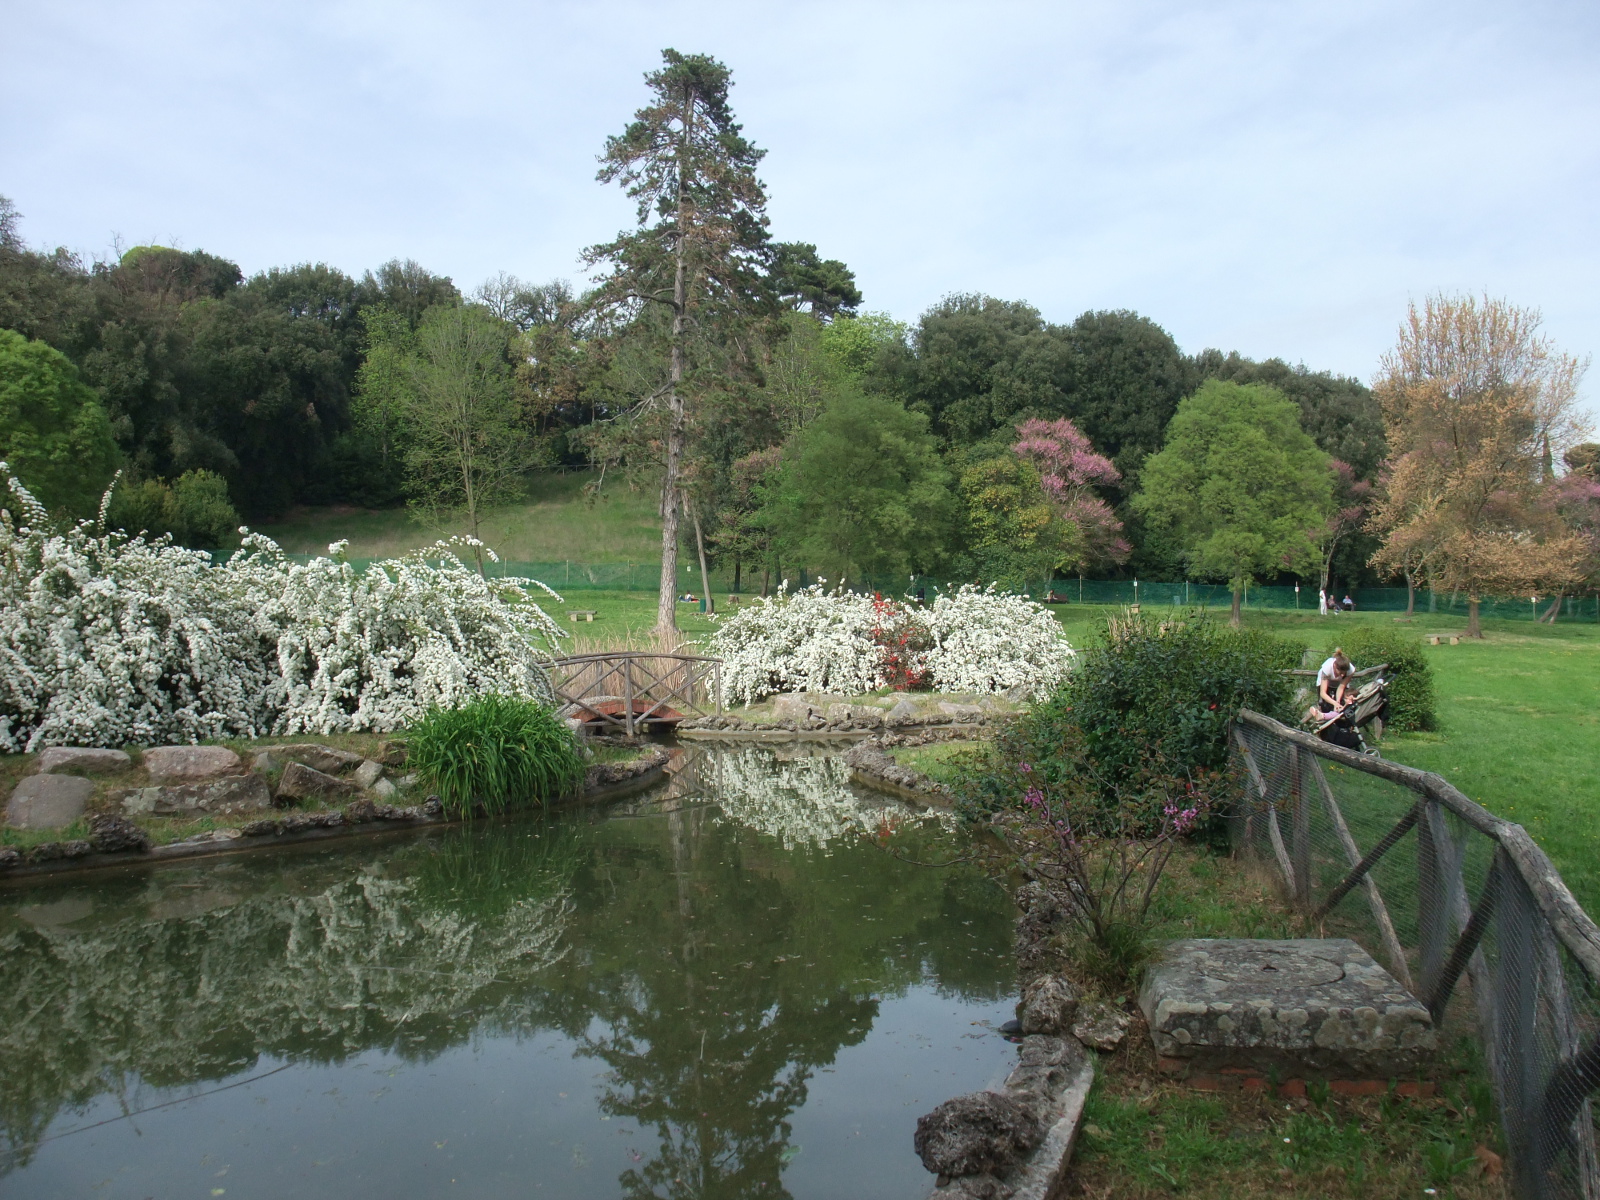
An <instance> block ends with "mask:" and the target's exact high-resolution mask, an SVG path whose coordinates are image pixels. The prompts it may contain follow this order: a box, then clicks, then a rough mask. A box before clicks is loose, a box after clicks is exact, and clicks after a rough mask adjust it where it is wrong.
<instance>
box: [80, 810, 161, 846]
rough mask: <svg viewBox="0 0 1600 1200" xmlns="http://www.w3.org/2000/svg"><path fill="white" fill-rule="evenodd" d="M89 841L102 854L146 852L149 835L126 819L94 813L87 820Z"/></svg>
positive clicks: (109, 814) (108, 814)
mask: <svg viewBox="0 0 1600 1200" xmlns="http://www.w3.org/2000/svg"><path fill="white" fill-rule="evenodd" d="M89 840H90V841H91V842H93V843H94V848H95V849H96V850H98V851H100V853H102V854H115V853H116V852H118V851H119V850H148V849H150V835H149V834H148V833H146V832H145V831H144V830H142V829H140V828H139V827H138V826H137V825H135V824H134V823H133V822H132V821H130V820H128V819H127V818H126V817H119V816H115V815H113V814H111V813H96V814H95V815H94V816H92V817H90V818H89Z"/></svg>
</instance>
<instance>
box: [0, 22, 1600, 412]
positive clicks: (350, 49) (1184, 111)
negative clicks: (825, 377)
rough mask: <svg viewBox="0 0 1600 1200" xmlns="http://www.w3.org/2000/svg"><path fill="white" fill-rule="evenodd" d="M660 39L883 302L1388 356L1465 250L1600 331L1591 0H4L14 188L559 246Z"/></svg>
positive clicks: (203, 244)
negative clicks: (1023, 306)
mask: <svg viewBox="0 0 1600 1200" xmlns="http://www.w3.org/2000/svg"><path fill="white" fill-rule="evenodd" d="M665 46H672V47H675V48H677V49H679V50H682V51H685V52H701V53H709V54H712V55H715V56H716V57H718V58H720V59H721V60H722V61H724V62H725V63H727V64H728V66H730V67H731V68H732V69H733V72H734V79H735V89H734V94H733V103H734V108H735V111H736V112H737V113H738V114H739V117H740V119H741V120H742V121H743V123H744V126H745V130H746V133H747V134H748V135H749V136H750V137H751V138H752V139H753V140H754V141H755V142H756V143H757V144H758V145H760V146H762V147H764V148H765V149H766V150H767V151H768V155H767V158H766V161H765V163H764V164H763V169H762V177H763V178H764V179H765V181H766V183H767V185H768V189H769V193H770V196H771V205H770V213H771V217H772V227H773V233H774V235H775V236H776V237H778V238H779V239H782V240H803V241H810V242H815V243H816V244H817V246H818V248H819V249H820V250H821V251H822V252H823V253H824V254H825V255H826V256H828V257H837V258H841V259H843V260H844V261H845V262H847V263H848V264H849V265H850V266H851V267H852V268H853V269H854V270H855V272H856V275H857V279H858V281H859V283H860V285H861V287H862V290H863V291H864V292H865V294H866V303H867V307H869V308H872V309H880V310H885V311H888V312H890V313H892V314H893V315H894V316H896V317H898V318H900V319H902V320H908V321H909V320H914V319H915V318H916V316H917V314H918V313H920V312H921V311H922V310H923V309H925V308H926V307H927V306H928V305H930V304H932V303H933V302H935V301H937V300H938V299H939V298H940V297H941V296H942V295H945V294H946V293H949V292H956V291H978V292H988V293H990V294H993V295H996V296H1001V297H1005V298H1007V299H1024V300H1028V301H1030V302H1032V303H1033V304H1035V305H1037V306H1038V307H1039V309H1040V310H1041V311H1042V312H1043V313H1044V315H1045V316H1046V318H1048V319H1050V320H1054V321H1068V320H1071V319H1072V318H1073V317H1074V316H1075V315H1077V314H1078V313H1079V312H1082V311H1083V310H1085V309H1090V308H1097V309H1110V308H1130V309H1134V310H1137V311H1138V312H1140V313H1143V314H1145V315H1147V316H1149V317H1152V318H1153V319H1155V320H1156V321H1158V322H1160V323H1161V324H1162V325H1164V326H1165V327H1166V328H1167V329H1168V330H1170V331H1171V332H1172V334H1173V336H1174V337H1176V339H1177V340H1178V343H1179V345H1180V346H1182V347H1183V349H1184V350H1186V351H1190V352H1193V351H1198V350H1200V349H1202V348H1204V347H1206V346H1216V347H1220V348H1222V349H1225V350H1227V349H1236V350H1239V351H1241V352H1242V353H1244V354H1247V355H1250V356H1252V357H1256V358H1264V357H1270V356H1273V355H1277V356H1280V357H1283V358H1286V359H1288V360H1289V361H1290V362H1298V361H1304V362H1305V363H1306V364H1308V365H1309V366H1311V367H1313V368H1327V369H1332V370H1336V371H1340V372H1343V373H1346V374H1350V375H1355V376H1358V377H1360V378H1363V379H1370V378H1371V376H1372V374H1373V371H1374V369H1375V367H1376V365H1377V359H1378V356H1379V354H1381V353H1382V351H1383V350H1384V349H1385V348H1386V347H1387V346H1388V345H1389V344H1390V343H1391V342H1392V341H1393V338H1394V332H1395V328H1396V325H1397V323H1398V322H1399V319H1400V318H1401V316H1402V315H1403V313H1404V311H1405V306H1406V303H1407V301H1408V299H1411V298H1421V297H1423V296H1424V295H1426V294H1427V293H1429V292H1431V291H1434V290H1438V289H1448V290H1461V289H1466V290H1471V291H1488V292H1489V293H1491V294H1493V295H1497V296H1504V297H1506V298H1509V299H1511V300H1513V301H1514V302H1516V303H1518V304H1523V305H1530V306H1536V307H1538V308H1540V309H1542V310H1543V312H1544V316H1545V322H1546V325H1545V328H1546V332H1547V333H1549V334H1550V335H1551V336H1552V337H1553V338H1555V339H1556V341H1557V342H1558V343H1559V344H1560V345H1561V346H1562V347H1564V348H1565V349H1567V350H1570V351H1572V352H1574V353H1577V354H1580V355H1587V354H1590V353H1591V352H1592V351H1594V350H1595V349H1597V348H1600V286H1597V281H1600V242H1597V237H1596V234H1597V232H1600V221H1597V214H1596V204H1597V196H1600V189H1597V186H1596V185H1597V183H1600V5H1596V4H1594V3H1592V0H1581V2H1573V3H1540V2H1537V0H1534V2H1530V0H1521V2H1520V3H1517V4H1506V3H1497V4H1493V5H1490V4H1481V3H1473V2H1468V0H1456V2H1451V3H1403V2H1396V0H1386V2H1383V3H1362V2H1359V0H1341V2H1339V3H1321V4H1296V3H1291V2H1286V0H1265V2H1261V3H1243V2H1239V3H1232V2H1216V3H1189V4H1178V3H1173V4H1160V3H1136V2H1130V0H1116V2H1112V3H1070V2H1058V3H1016V4H1004V3H992V2H986V3H982V4H978V3H969V4H954V5H940V4H935V3H926V2H921V3H906V4H895V3H877V4H875V3H871V2H870V0H853V2H852V3H848V4H828V3H789V4H771V3H769V4H756V3H751V2H749V0H745V2H743V3H727V4H710V3H707V4H681V3H669V2H665V0H656V2H653V3H642V4H636V5H630V4H621V3H587V4H577V3H573V4H551V3H541V2H539V0H523V2H522V3H502V2H481V3H471V2H467V0H451V2H449V3H443V2H440V3H376V2H372V3H359V2H358V3H340V2H335V0H318V2H316V3H299V2H295V0H274V2H273V3H270V4H268V3H260V2H258V0H229V2H227V3H222V2H215V3H189V4H185V3H169V4H159V3H144V2H140V0H115V2H110V3H97V2H90V0H83V2H79V0H50V3H39V2H31V3H30V2H27V0H0V194H5V195H8V196H10V197H11V198H12V199H13V200H14V201H15V202H16V204H17V206H18V207H19V208H20V209H21V211H22V213H23V214H24V221H23V225H22V233H23V236H24V237H25V238H26V239H27V240H28V241H29V242H32V243H35V244H46V245H49V246H55V245H66V246H68V247H71V248H74V249H78V250H81V251H83V252H85V253H88V254H93V253H97V252H98V253H105V252H107V251H108V250H109V248H110V246H111V245H112V243H113V239H114V238H120V239H121V242H122V243H123V244H137V243H140V242H150V241H155V242H161V243H164V244H168V245H177V246H182V247H184V248H188V249H204V250H208V251H210V252H212V253H215V254H221V255H224V256H226V257H229V258H231V259H233V260H235V261H236V262H238V263H239V264H240V266H241V267H243V268H244V270H245V271H246V272H252V271H256V270H260V269H262V268H265V267H268V266H273V265H283V264H289V263H294V262H301V261H307V260H311V261H324V262H328V263H331V264H333V265H335V266H338V267H341V268H343V269H344V270H346V271H348V272H351V273H353V274H359V273H360V272H361V271H363V270H365V269H367V268H369V267H373V266H376V265H377V264H379V263H381V262H383V261H384V260H386V259H389V258H394V257H411V258H415V259H417V260H419V261H420V262H422V263H423V264H424V265H426V266H427V267H429V268H430V269H432V270H435V271H438V272H441V273H444V274H448V275H450V276H452V277H453V278H454V279H455V280H456V282H457V283H458V284H459V285H462V286H463V287H464V288H467V289H470V288H471V287H473V286H474V285H476V284H477V283H479V282H480V281H482V280H483V279H484V278H485V277H487V276H489V275H491V274H493V273H494V272H495V271H498V270H506V271H510V272H512V273H514V274H517V275H520V276H522V277H524V278H526V279H530V280H535V281H542V280H545V279H549V278H552V277H557V276H560V277H566V278H569V279H573V280H574V281H578V280H581V278H582V275H581V271H580V268H579V266H578V263H577V253H578V251H579V249H580V248H581V247H582V246H584V245H586V244H588V243H592V242H596V241H599V240H602V239H605V238H609V237H610V236H612V235H614V234H615V233H616V231H617V230H618V229H619V228H621V227H622V226H623V225H624V224H626V223H627V222H628V221H629V219H630V217H631V210H630V207H629V205H628V204H627V202H626V201H625V200H624V199H623V197H622V196H621V195H620V193H619V191H618V189H616V188H615V187H612V188H603V187H601V186H600V185H599V184H597V183H596V182H595V181H594V173H595V169H596V163H595V155H596V154H597V153H598V151H599V150H600V147H601V145H602V143H603V141H604V139H605V137H606V136H607V135H608V134H611V133H615V132H619V131H620V130H621V129H622V128H623V126H624V124H625V123H626V122H627V120H628V118H629V117H630V115H631V114H632V113H633V111H634V110H635V109H636V108H637V107H639V105H640V104H641V103H643V101H644V98H645V92H644V87H643V84H642V81H641V77H642V75H643V73H644V72H645V71H647V70H650V69H651V68H653V67H654V66H655V65H656V64H657V63H658V62H659V52H660V50H661V48H662V47H665ZM1584 392H1585V395H1586V397H1587V398H1588V399H1589V400H1591V401H1592V400H1593V399H1594V398H1595V397H1597V396H1600V380H1597V378H1596V377H1595V376H1593V375H1591V378H1590V379H1589V380H1588V382H1587V384H1586V385H1585V388H1584Z"/></svg>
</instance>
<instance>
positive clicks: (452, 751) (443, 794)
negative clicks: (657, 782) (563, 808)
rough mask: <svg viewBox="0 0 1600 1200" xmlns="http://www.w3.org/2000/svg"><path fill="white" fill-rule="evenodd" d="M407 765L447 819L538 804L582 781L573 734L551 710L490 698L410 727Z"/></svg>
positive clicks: (432, 714) (515, 698)
mask: <svg viewBox="0 0 1600 1200" xmlns="http://www.w3.org/2000/svg"><path fill="white" fill-rule="evenodd" d="M406 746H407V761H408V763H409V764H410V765H411V767H412V768H413V769H414V770H415V771H416V773H417V775H418V776H419V777H420V778H421V780H422V782H423V783H424V784H425V785H426V786H428V787H430V788H432V789H433V790H434V791H435V792H437V793H438V795H439V800H440V802H441V803H442V804H443V805H444V807H445V810H446V811H447V812H451V813H455V814H457V815H469V814H471V813H472V812H473V811H474V810H475V809H476V808H478V807H480V806H481V807H482V808H484V809H486V810H488V811H489V812H491V813H499V812H504V811H505V810H506V809H507V808H511V807H515V806H520V805H526V804H543V803H544V802H545V801H547V800H549V799H550V798H551V797H553V796H559V795H561V794H562V793H564V792H569V791H572V790H573V789H575V788H576V787H577V786H578V785H579V784H580V783H581V782H582V781H583V758H582V757H581V755H580V754H579V753H578V745H577V742H576V741H575V740H574V738H573V734H572V730H570V729H569V728H568V727H567V725H566V723H565V722H564V721H562V720H560V719H559V718H557V717H556V716H555V715H554V714H553V713H552V712H551V711H550V710H549V709H547V708H545V707H544V706H543V705H541V704H537V703H535V702H533V701H531V700H525V699H522V698H521V697H518V696H498V695H489V696H484V697H482V698H480V699H477V700H474V701H472V702H471V703H468V704H464V705H462V706H461V707H460V708H436V709H434V710H433V711H431V712H429V713H428V714H427V715H426V716H425V717H423V718H422V720H420V721H418V722H417V723H416V724H415V725H413V726H412V727H411V731H410V733H409V734H408V735H407V739H406Z"/></svg>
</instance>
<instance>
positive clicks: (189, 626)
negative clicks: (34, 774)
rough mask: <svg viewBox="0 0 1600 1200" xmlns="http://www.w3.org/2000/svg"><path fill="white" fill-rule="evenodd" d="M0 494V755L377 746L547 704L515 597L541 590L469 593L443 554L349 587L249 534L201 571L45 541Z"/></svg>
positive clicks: (546, 645)
mask: <svg viewBox="0 0 1600 1200" xmlns="http://www.w3.org/2000/svg"><path fill="white" fill-rule="evenodd" d="M8 480H9V485H10V491H11V497H10V503H9V507H0V752H3V753H16V752H18V751H23V750H28V751H33V750H39V749H42V748H44V747H46V746H63V745H65V746H74V745H75V746H124V745H129V744H133V745H151V744H157V745H159V744H160V743H162V742H172V741H178V742H198V741H209V740H216V739H221V738H229V737H258V736H261V735H263V734H293V733H333V732H336V731H343V730H372V731H387V730H391V729H398V728H403V727H404V726H406V725H408V724H410V723H411V722H412V721H414V720H416V719H418V718H420V717H421V716H422V715H423V714H424V713H425V712H427V711H428V709H429V708H431V707H434V706H439V707H448V706H453V705H455V704H459V703H460V702H462V701H463V700H466V699H470V698H472V697H475V696H481V695H484V694H486V693H490V692H496V693H506V694H514V695H518V696H522V697H524V698H527V699H544V700H546V701H549V702H552V703H553V701H554V695H553V693H552V692H551V691H550V684H549V680H548V679H547V678H546V677H545V675H544V671H543V669H542V668H541V666H540V663H541V662H543V661H548V657H549V653H548V652H549V651H550V650H553V649H554V648H555V646H556V645H557V639H558V638H559V637H561V636H562V634H561V630H560V628H559V627H558V626H557V625H556V624H555V622H554V621H552V620H551V619H550V617H549V616H548V614H546V613H545V612H544V611H543V610H542V609H540V608H539V606H538V605H537V604H536V603H534V601H533V598H532V596H531V594H530V592H529V589H531V588H535V587H543V585H542V584H536V583H535V582H534V581H533V580H529V579H495V580H485V579H483V578H482V577H481V576H479V575H478V574H477V572H475V571H473V570H470V569H469V568H467V567H466V566H465V565H464V564H463V563H462V562H461V560H460V559H459V558H457V557H456V554H455V549H456V543H443V542H441V543H439V544H437V545H435V546H433V547H431V548H430V549H429V550H427V551H417V552H414V553H412V554H408V555H406V556H405V557H403V558H398V559H391V560H388V561H385V562H379V563H373V564H372V565H370V566H369V567H368V568H367V569H366V570H365V571H361V572H358V571H356V570H355V569H354V568H353V567H351V566H350V565H349V564H348V563H346V562H343V561H340V559H339V557H338V556H337V555H338V552H339V551H340V550H341V549H342V547H339V546H335V547H332V548H331V549H333V550H334V551H335V557H331V558H317V559H313V560H312V561H311V562H309V563H291V562H289V561H288V560H287V558H285V556H284V555H283V553H282V551H280V550H279V549H278V547H277V546H276V545H274V544H273V543H272V542H271V541H270V540H268V539H267V538H263V537H260V536H259V535H254V534H251V535H248V536H246V537H245V539H244V545H243V548H242V549H241V550H240V551H239V552H238V553H237V554H234V555H233V556H231V557H230V558H228V559H227V561H225V562H222V563H216V562H214V561H213V560H212V558H211V556H209V555H207V554H204V553H201V552H199V551H196V550H188V549H184V548H183V547H180V546H175V545H173V544H172V543H171V541H170V540H169V539H167V538H154V539H145V538H142V537H128V536H127V535H125V534H122V533H107V532H104V531H103V529H98V528H97V527H96V526H95V525H93V524H91V523H90V522H87V521H85V522H80V523H79V524H78V525H76V526H73V527H72V528H70V529H67V530H65V531H64V532H61V533H56V532H53V531H52V523H51V520H50V514H49V513H48V512H47V511H46V510H45V508H44V507H43V506H42V505H41V504H40V503H39V502H38V501H37V500H36V499H35V498H34V497H33V495H32V494H31V493H30V492H29V491H28V490H27V489H26V488H25V487H23V486H22V484H21V483H20V482H19V481H18V480H17V479H16V478H15V477H13V476H10V475H9V471H8V470H7V469H6V468H5V464H4V463H0V484H4V483H5V482H7V481H8ZM106 503H109V498H108V501H107V502H106ZM105 507H106V504H105V503H103V504H102V513H103V512H104V511H105ZM430 559H431V560H432V561H429V560H430ZM545 590H548V589H545ZM552 594H553V593H552Z"/></svg>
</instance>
